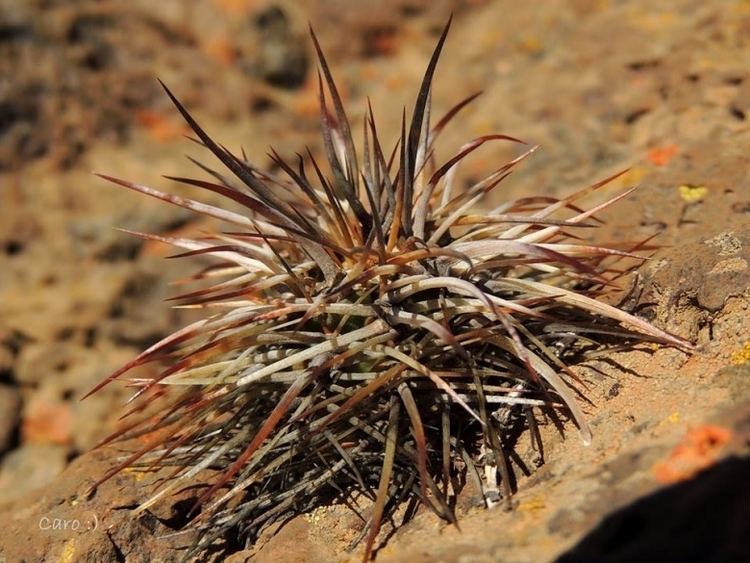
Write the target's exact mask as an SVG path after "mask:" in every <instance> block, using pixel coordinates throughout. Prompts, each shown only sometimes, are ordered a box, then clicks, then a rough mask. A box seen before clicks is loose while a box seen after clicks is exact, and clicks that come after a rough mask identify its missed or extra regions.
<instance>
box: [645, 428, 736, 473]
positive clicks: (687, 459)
mask: <svg viewBox="0 0 750 563" xmlns="http://www.w3.org/2000/svg"><path fill="white" fill-rule="evenodd" d="M731 438H732V432H731V430H729V429H727V428H724V427H722V426H715V425H710V424H706V425H702V426H697V427H695V428H691V429H690V430H688V432H687V434H686V435H685V437H684V438H683V439H682V441H681V442H680V443H679V444H677V445H676V446H675V447H674V449H673V450H672V452H671V453H670V454H669V456H668V457H667V459H666V460H664V461H660V462H659V463H657V464H656V465H654V467H653V474H654V477H655V478H656V480H657V481H659V482H660V483H665V484H671V483H677V482H679V481H684V480H686V479H690V478H691V477H693V476H695V475H696V474H697V473H698V472H699V471H701V470H703V469H705V468H706V467H709V466H711V465H713V464H714V463H715V462H716V460H717V459H718V457H719V454H720V453H721V450H722V448H723V447H724V445H726V444H727V442H729V440H731Z"/></svg>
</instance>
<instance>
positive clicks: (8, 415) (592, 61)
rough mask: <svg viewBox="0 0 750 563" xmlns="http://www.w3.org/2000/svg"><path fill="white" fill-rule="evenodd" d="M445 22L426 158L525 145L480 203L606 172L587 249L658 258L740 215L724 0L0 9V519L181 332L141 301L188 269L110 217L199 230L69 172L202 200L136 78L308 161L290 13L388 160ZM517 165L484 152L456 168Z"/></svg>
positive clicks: (734, 77) (88, 435)
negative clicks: (617, 197) (367, 118)
mask: <svg viewBox="0 0 750 563" xmlns="http://www.w3.org/2000/svg"><path fill="white" fill-rule="evenodd" d="M451 11H452V12H453V14H454V22H453V28H452V31H451V34H450V36H449V38H448V41H447V44H446V47H445V50H444V55H443V58H442V60H441V63H440V65H439V67H438V72H437V75H436V82H435V87H434V93H433V117H437V116H438V115H440V114H442V113H444V112H445V111H447V110H448V109H450V107H451V106H452V105H453V104H455V103H457V102H458V101H460V100H461V99H463V98H464V97H466V96H468V95H470V94H472V93H474V92H477V91H479V90H482V91H483V92H484V94H483V95H482V96H481V97H480V98H479V99H478V100H477V101H476V102H475V103H474V104H473V105H472V106H471V107H470V108H468V109H467V110H466V111H465V112H463V113H462V114H461V117H460V118H459V119H457V120H456V121H455V122H454V123H453V124H452V125H451V127H450V128H449V129H448V130H446V132H445V136H444V139H443V142H442V145H441V148H440V151H441V153H440V154H441V156H442V157H449V156H450V155H451V154H452V153H454V152H455V151H457V150H458V148H459V147H460V146H461V144H463V142H465V141H466V140H468V139H470V138H472V137H475V136H478V135H483V134H487V133H490V132H499V133H504V134H508V135H513V136H516V137H520V138H522V139H525V140H527V141H528V142H529V143H540V144H541V145H542V147H541V150H540V151H537V153H536V154H535V155H534V156H533V157H532V158H531V159H530V160H528V161H527V162H526V163H525V164H524V165H523V167H521V169H520V170H519V171H518V172H517V173H515V174H514V175H513V177H511V178H510V179H509V180H507V181H506V185H505V186H504V187H503V188H501V189H499V190H498V191H497V192H498V193H497V194H495V197H497V198H506V197H516V196H519V195H528V194H531V193H534V194H545V195H550V194H551V195H559V194H562V193H568V192H570V191H571V190H572V189H574V188H577V187H583V186H584V185H586V184H588V183H592V182H594V181H595V180H599V179H601V178H604V177H605V176H607V175H609V174H611V173H613V172H615V171H617V170H619V169H622V168H626V167H630V171H629V172H628V173H627V174H626V175H625V176H624V177H623V178H621V179H620V180H618V183H617V184H616V186H620V187H622V186H629V185H634V184H641V185H642V186H643V189H641V190H640V191H638V192H636V194H634V196H632V197H631V198H630V199H629V200H628V201H627V202H624V203H623V204H622V205H620V207H618V211H617V212H616V213H615V214H613V215H611V216H610V217H609V219H610V221H609V225H608V227H607V228H606V229H604V230H602V231H600V232H599V233H597V235H596V236H597V237H603V238H605V239H607V240H612V239H623V238H628V239H637V238H639V237H641V238H642V237H643V236H648V235H650V234H653V233H655V232H661V233H662V238H661V239H660V242H662V243H665V244H678V245H679V244H686V243H688V242H691V241H695V240H698V239H699V238H700V237H702V236H704V235H706V234H707V233H710V232H712V230H716V229H717V228H720V229H727V228H730V227H731V226H732V225H738V226H740V225H743V224H745V225H746V224H747V221H748V218H749V217H750V195H749V194H750V190H749V189H748V179H747V178H748V174H747V171H748V163H749V160H750V157H749V156H748V155H750V151H749V150H748V149H750V132H749V130H748V123H749V122H748V118H749V115H750V114H749V112H750V76H748V71H749V69H748V65H747V62H748V60H750V59H749V58H748V55H749V54H750V2H747V1H740V0H715V1H712V2H705V1H701V0H683V1H673V2H659V3H654V2H649V1H646V0H637V1H632V2H620V1H616V0H567V1H563V0H559V1H554V2H544V3H537V2H513V1H512V0H502V1H501V0H498V1H490V0H463V1H458V2H450V1H448V0H434V1H424V0H377V1H376V0H365V1H361V2H348V1H344V0H328V1H326V0H303V1H300V2H292V1H269V0H201V1H198V0H162V1H160V2H156V3H155V2H152V1H150V0H148V1H147V0H133V1H128V2H125V1H119V2H118V1H108V0H101V1H93V0H61V1H55V0H24V1H18V0H0V510H1V509H2V508H3V506H7V505H8V504H9V503H12V502H13V501H14V500H15V499H18V498H20V497H22V496H23V495H25V494H27V493H28V492H30V491H32V490H34V489H36V488H38V487H40V486H42V485H44V484H47V483H49V482H50V481H51V480H53V479H54V478H55V477H56V475H57V474H59V473H60V472H61V471H62V470H63V469H64V468H65V466H66V465H67V464H68V463H69V462H70V461H71V460H72V459H74V458H75V457H76V456H78V455H80V454H81V453H82V452H85V451H87V450H88V449H90V448H91V447H92V446H93V445H95V444H96V442H97V441H98V440H100V439H101V438H102V437H104V436H105V435H106V434H108V433H109V432H111V431H112V429H113V428H114V427H115V424H116V419H117V417H118V416H119V413H120V412H121V405H122V403H123V402H124V401H125V400H126V398H127V397H128V390H127V389H125V388H124V387H123V386H122V385H118V384H115V385H111V386H109V387H108V388H105V389H104V390H103V391H102V392H100V393H99V394H97V395H95V396H93V397H90V398H88V399H86V400H85V401H83V402H81V401H80V400H79V399H80V398H81V397H82V396H83V395H84V394H85V392H86V391H88V390H89V389H90V388H91V387H92V386H93V385H94V384H95V383H96V382H97V381H99V380H100V379H102V378H104V377H106V376H107V375H108V374H109V373H111V372H112V371H113V370H115V369H116V368H117V367H119V366H120V365H121V364H123V363H124V362H126V361H127V360H129V359H131V358H132V357H133V356H135V355H136V354H137V353H138V352H139V351H140V350H142V349H144V348H145V347H147V346H148V345H150V344H152V343H154V342H155V341H156V340H157V339H159V338H161V337H163V336H165V335H166V334H168V333H169V332H171V331H172V330H174V329H176V328H177V327H179V326H180V325H181V324H182V323H184V322H186V321H187V320H189V319H190V313H189V312H186V311H180V310H174V309H171V308H170V306H169V304H168V303H165V302H164V299H165V298H166V297H168V296H169V295H171V294H174V293H175V292H176V291H177V288H174V287H172V286H170V285H169V283H170V281H171V280H175V279H179V278H181V277H184V276H185V275H187V273H188V272H191V271H193V270H194V269H195V268H196V267H198V266H200V265H201V264H203V262H202V261H201V260H181V261H180V260H178V261H169V260H165V259H164V257H165V256H168V255H169V254H171V253H172V249H169V248H166V247H164V246H163V245H160V244H155V243H144V242H143V241H141V240H139V239H136V238H134V237H130V236H128V235H126V234H124V233H121V232H119V231H116V230H114V229H113V227H116V226H119V227H125V228H129V229H134V230H139V231H146V232H151V233H158V234H175V233H180V232H186V231H190V232H196V231H197V230H200V229H202V228H207V227H210V223H209V222H208V221H206V220H205V219H202V218H199V217H196V216H194V215H191V214H190V213H188V212H186V211H184V210H181V209H179V208H173V207H170V206H168V205H166V204H163V203H159V202H157V201H155V200H149V199H148V198H145V197H143V196H138V195H136V194H133V193H130V192H128V191H127V190H124V189H121V188H118V187H116V186H113V185H111V184H108V183H107V182H105V181H103V180H101V179H99V178H97V177H96V176H93V175H92V174H91V172H92V171H95V172H101V173H105V174H109V175H113V176H117V177H120V178H124V179H128V180H132V181H135V182H139V183H143V184H147V185H151V186H154V187H156V188H158V189H161V190H164V191H172V192H176V193H182V194H190V195H194V196H196V195H200V197H201V198H202V200H203V201H211V199H210V197H209V196H206V195H205V194H203V193H200V194H197V193H196V192H191V191H190V190H189V188H185V187H184V186H178V185H177V184H174V183H173V182H171V181H168V180H166V179H164V178H163V177H162V175H169V174H171V175H181V176H196V177H202V173H201V171H200V170H198V169H197V168H196V167H195V166H194V165H193V164H191V163H190V162H189V161H188V160H187V159H186V158H185V155H186V154H187V155H190V156H192V157H194V158H197V159H199V160H200V161H202V162H204V163H205V164H208V165H210V166H212V167H218V164H217V163H216V162H214V161H213V160H212V158H211V157H210V155H208V154H207V152H206V151H202V150H201V149H200V147H198V146H196V145H195V144H194V143H191V142H190V141H189V140H187V139H185V138H184V136H183V135H185V134H186V133H187V129H186V127H185V125H184V124H183V122H182V121H181V119H180V118H179V115H178V114H177V112H176V111H175V109H174V108H173V107H172V106H171V104H170V102H169V100H168V98H167V96H166V95H165V94H164V92H163V91H162V90H161V88H160V86H159V84H158V82H157V78H159V79H161V80H162V81H164V82H165V83H166V84H167V85H168V86H169V87H170V89H171V90H172V91H173V92H174V93H175V95H176V96H177V97H178V98H179V99H180V100H181V101H182V103H183V104H184V105H185V106H186V107H187V108H188V109H189V110H190V111H191V112H192V113H193V115H194V116H195V117H196V118H197V119H198V120H199V122H200V123H201V124H202V125H203V126H204V128H205V129H206V130H207V131H208V132H209V133H210V134H212V135H213V136H214V138H216V139H217V140H218V141H219V142H221V143H222V144H224V145H226V146H227V147H229V148H230V149H232V150H235V151H239V148H240V147H244V149H245V151H246V152H247V154H248V157H249V159H250V160H251V161H252V162H254V163H256V164H258V165H260V166H263V167H267V166H269V159H268V157H267V156H266V153H267V152H268V150H269V147H270V146H273V148H275V149H276V150H277V151H278V152H279V153H280V154H281V155H283V156H287V157H293V155H294V153H295V152H302V151H303V150H304V148H305V146H310V147H311V149H312V150H313V152H316V151H318V150H319V148H320V147H319V141H318V121H317V111H318V99H317V76H316V74H317V73H316V68H317V64H316V61H315V60H314V58H313V51H312V45H311V41H310V39H309V35H308V31H307V26H308V23H309V24H311V25H312V26H313V27H314V29H315V31H316V33H317V34H318V36H319V39H320V42H321V44H322V46H323V48H324V50H325V52H326V53H327V56H328V58H329V63H330V65H331V67H332V70H333V73H334V76H335V77H336V79H337V83H338V86H339V89H340V90H341V92H342V95H343V97H344V99H345V102H346V104H347V107H348V111H349V117H350V120H351V122H352V124H353V128H354V130H355V135H356V136H357V138H359V136H361V128H360V124H361V120H362V118H363V115H364V109H365V108H366V100H367V98H366V97H367V96H369V97H370V98H371V100H372V103H373V107H374V111H375V115H376V119H377V120H378V123H379V131H380V134H381V139H382V140H384V141H385V144H386V146H388V147H391V146H392V143H393V141H394V140H395V135H396V133H397V132H398V129H399V127H400V120H401V112H402V108H403V107H404V106H406V107H410V106H411V104H412V103H413V101H414V96H415V94H416V89H417V86H418V84H419V82H420V80H421V75H422V72H423V70H424V67H425V65H426V63H427V60H428V59H429V56H430V53H431V51H432V48H433V46H434V43H435V41H436V39H437V36H438V35H439V33H440V31H441V28H442V27H443V25H444V24H445V22H446V21H447V18H448V16H449V14H450V13H451ZM517 154H518V149H517V148H515V147H514V146H510V145H501V144H493V145H492V146H488V147H487V148H486V149H483V150H482V151H479V152H478V153H477V155H476V156H475V157H474V158H472V159H470V160H469V161H468V162H467V164H466V166H465V168H464V170H463V174H464V176H465V178H466V179H471V178H472V177H473V178H476V177H477V175H478V174H480V173H481V172H488V171H489V170H491V169H493V168H494V167H495V166H496V164H497V163H498V162H503V161H505V160H507V159H509V158H512V157H513V156H515V155H517ZM224 205H227V204H226V203H224ZM230 207H231V205H230ZM148 369H149V368H145V371H144V372H142V373H148ZM151 369H155V368H151Z"/></svg>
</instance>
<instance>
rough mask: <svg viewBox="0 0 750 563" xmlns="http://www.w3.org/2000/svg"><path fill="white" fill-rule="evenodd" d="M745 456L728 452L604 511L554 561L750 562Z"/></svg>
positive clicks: (748, 462)
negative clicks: (687, 476)
mask: <svg viewBox="0 0 750 563" xmlns="http://www.w3.org/2000/svg"><path fill="white" fill-rule="evenodd" d="M749 478H750V458H745V459H740V458H737V457H732V458H729V459H726V460H724V461H723V462H721V463H719V464H717V465H716V466H714V467H712V468H710V469H708V470H706V471H704V472H702V473H700V474H699V475H698V476H697V477H695V478H694V479H692V480H690V481H687V482H684V483H679V484H677V485H673V486H671V487H668V488H666V489H664V490H661V491H659V492H657V493H655V494H653V495H650V496H648V497H646V498H643V499H640V500H638V501H636V502H635V503H633V504H631V505H630V506H627V507H625V508H623V509H621V510H619V511H617V512H616V513H614V514H612V515H610V516H608V517H607V518H606V519H605V520H604V521H603V522H602V523H601V524H599V526H597V527H596V528H595V529H594V530H593V531H592V532H591V533H589V534H588V535H587V536H586V537H585V538H583V539H582V540H581V541H580V542H579V543H578V545H576V546H575V547H574V548H573V549H571V550H570V551H568V552H567V553H565V554H564V555H562V556H561V557H560V558H558V559H557V563H582V562H588V561H591V562H597V563H599V562H604V561H606V562H607V563H615V562H622V563H624V562H630V561H633V562H636V561H637V562H639V563H640V562H647V561H656V562H659V563H670V562H680V563H682V562H691V561H696V562H701V563H709V562H712V563H725V562H727V563H729V562H735V561H736V562H747V561H750V479H749Z"/></svg>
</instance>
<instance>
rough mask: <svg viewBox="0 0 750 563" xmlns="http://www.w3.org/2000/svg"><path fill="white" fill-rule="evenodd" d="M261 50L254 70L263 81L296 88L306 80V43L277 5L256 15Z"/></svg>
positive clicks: (307, 64)
mask: <svg viewBox="0 0 750 563" xmlns="http://www.w3.org/2000/svg"><path fill="white" fill-rule="evenodd" d="M255 25H256V27H257V28H258V31H259V33H260V42H259V45H260V52H259V53H258V56H257V59H256V62H255V65H254V66H255V70H256V72H257V73H258V74H260V75H261V76H262V77H263V78H264V79H265V80H266V82H268V83H269V84H272V85H273V86H280V87H283V88H298V87H300V86H301V85H302V83H303V82H304V81H305V76H306V74H307V67H308V66H309V63H308V60H307V55H306V54H305V47H304V44H303V43H302V41H301V40H300V38H299V37H296V36H295V35H294V34H293V33H292V31H291V29H290V26H289V19H288V18H287V15H286V14H285V13H284V11H283V10H282V9H281V8H279V7H278V6H271V7H270V8H268V9H266V10H264V11H263V12H261V13H260V14H258V15H257V16H256V19H255Z"/></svg>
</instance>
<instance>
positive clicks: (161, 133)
mask: <svg viewBox="0 0 750 563" xmlns="http://www.w3.org/2000/svg"><path fill="white" fill-rule="evenodd" d="M135 119H136V121H137V122H138V123H139V124H140V125H142V126H143V127H144V128H145V129H146V130H147V131H148V132H149V134H150V135H151V136H152V137H153V138H154V139H156V140H157V141H162V142H164V141H169V140H172V139H176V138H179V137H181V136H182V135H185V134H186V133H188V130H187V129H186V127H185V126H184V125H181V124H177V123H175V122H174V121H172V120H170V119H167V118H166V117H164V116H163V115H161V114H159V113H157V112H155V111H153V110H150V109H142V110H139V111H137V112H136V114H135Z"/></svg>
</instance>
